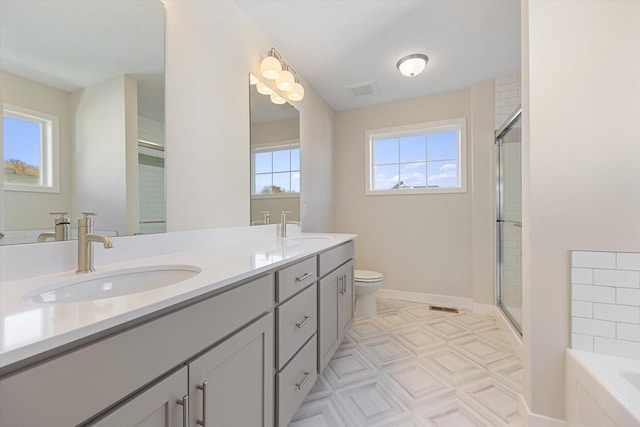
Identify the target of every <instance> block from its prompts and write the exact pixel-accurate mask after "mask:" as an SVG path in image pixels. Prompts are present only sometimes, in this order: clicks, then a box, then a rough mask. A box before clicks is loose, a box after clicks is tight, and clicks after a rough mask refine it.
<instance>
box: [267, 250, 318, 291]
mask: <svg viewBox="0 0 640 427" xmlns="http://www.w3.org/2000/svg"><path fill="white" fill-rule="evenodd" d="M317 271H318V264H317V261H316V257H311V258H308V259H306V260H304V261H300V262H298V263H296V264H294V265H292V266H290V267H286V268H283V269H282V270H280V271H278V272H276V283H277V285H276V299H277V301H278V302H282V301H284V300H286V299H287V298H289V297H290V296H292V295H295V294H296V293H298V292H299V291H301V290H302V289H304V288H306V287H307V286H308V285H310V284H312V283H313V282H315V281H316V279H317V278H318V276H317Z"/></svg>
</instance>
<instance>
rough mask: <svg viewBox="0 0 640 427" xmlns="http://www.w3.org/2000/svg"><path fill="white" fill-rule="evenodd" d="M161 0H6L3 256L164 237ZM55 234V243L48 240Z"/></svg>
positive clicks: (1, 5) (2, 16)
mask: <svg viewBox="0 0 640 427" xmlns="http://www.w3.org/2000/svg"><path fill="white" fill-rule="evenodd" d="M164 23H165V9H164V5H163V4H162V3H161V2H160V1H159V0H138V1H130V0H92V1H86V0H48V1H25V0H2V1H1V2H0V40H2V45H1V46H0V68H1V73H2V75H1V84H2V87H1V89H2V90H1V92H0V94H1V97H2V99H1V100H2V107H3V121H2V123H3V129H2V144H1V145H0V149H1V151H2V155H3V174H2V176H1V178H0V184H1V188H2V192H1V193H0V197H2V200H1V202H2V203H0V207H1V208H2V212H1V213H0V232H1V233H2V234H3V235H4V237H3V238H2V239H0V244H12V243H30V242H36V241H38V237H39V236H40V240H50V239H53V237H52V236H51V235H50V234H51V233H50V232H51V231H53V229H54V225H55V223H54V221H55V217H59V216H60V214H54V216H51V215H50V212H60V211H62V212H68V214H67V217H68V218H69V220H70V223H71V233H70V235H71V238H73V237H74V236H75V235H76V229H77V219H78V218H79V217H80V216H81V212H82V211H97V212H98V216H97V217H96V219H95V228H96V230H97V231H98V232H101V233H103V234H107V235H110V236H122V235H131V234H140V233H153V232H162V231H165V229H166V225H165V218H166V214H165V212H166V209H165V183H164V179H165V178H164V176H165V174H164ZM47 232H49V236H47V234H44V233H47Z"/></svg>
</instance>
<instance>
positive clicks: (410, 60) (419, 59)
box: [396, 53, 429, 77]
mask: <svg viewBox="0 0 640 427" xmlns="http://www.w3.org/2000/svg"><path fill="white" fill-rule="evenodd" d="M428 61H429V58H428V57H427V55H423V54H421V53H414V54H413V55H407V56H405V57H404V58H402V59H400V61H398V63H397V64H396V67H398V70H400V72H401V73H402V75H403V76H407V77H413V76H417V75H418V74H420V73H421V72H422V70H424V67H425V65H427V62H428Z"/></svg>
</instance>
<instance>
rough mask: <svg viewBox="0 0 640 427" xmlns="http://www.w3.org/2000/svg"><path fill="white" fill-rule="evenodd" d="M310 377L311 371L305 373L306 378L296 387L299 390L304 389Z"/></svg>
mask: <svg viewBox="0 0 640 427" xmlns="http://www.w3.org/2000/svg"><path fill="white" fill-rule="evenodd" d="M310 375H311V371H307V372H305V373H304V378H303V379H302V381H301V382H300V383H299V384H296V387H298V390H301V389H302V387H304V383H306V382H307V380H308V379H309V376H310Z"/></svg>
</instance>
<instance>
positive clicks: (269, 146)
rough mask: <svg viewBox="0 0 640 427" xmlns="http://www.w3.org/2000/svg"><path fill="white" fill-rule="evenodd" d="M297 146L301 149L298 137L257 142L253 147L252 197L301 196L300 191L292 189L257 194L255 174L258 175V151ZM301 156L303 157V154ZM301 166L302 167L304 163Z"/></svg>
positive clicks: (287, 148)
mask: <svg viewBox="0 0 640 427" xmlns="http://www.w3.org/2000/svg"><path fill="white" fill-rule="evenodd" d="M296 148H297V149H300V141H299V140H297V139H292V140H287V141H280V142H278V143H277V144H257V145H254V146H252V147H251V198H253V199H286V198H290V197H300V192H293V191H291V192H288V193H266V194H262V193H260V194H256V189H255V176H256V170H255V163H256V162H255V155H256V153H259V152H264V151H279V150H294V149H296ZM300 157H301V158H302V156H300ZM301 160H302V159H301ZM300 166H301V167H302V165H300ZM289 172H291V171H289ZM272 173H273V172H272Z"/></svg>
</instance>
